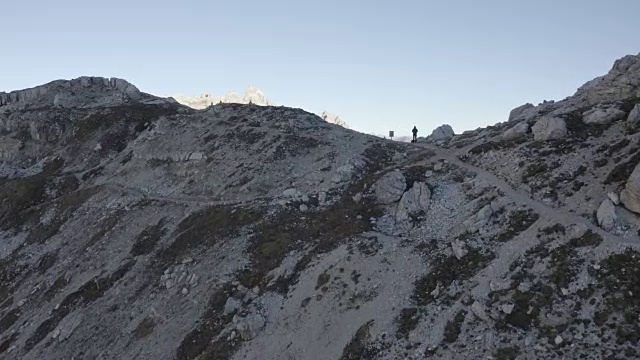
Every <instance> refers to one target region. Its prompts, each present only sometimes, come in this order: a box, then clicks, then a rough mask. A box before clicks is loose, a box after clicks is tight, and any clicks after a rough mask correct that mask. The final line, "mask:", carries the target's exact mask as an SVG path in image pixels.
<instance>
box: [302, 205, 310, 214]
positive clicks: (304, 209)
mask: <svg viewBox="0 0 640 360" xmlns="http://www.w3.org/2000/svg"><path fill="white" fill-rule="evenodd" d="M300 211H302V212H307V211H309V207H308V206H307V205H305V204H300Z"/></svg>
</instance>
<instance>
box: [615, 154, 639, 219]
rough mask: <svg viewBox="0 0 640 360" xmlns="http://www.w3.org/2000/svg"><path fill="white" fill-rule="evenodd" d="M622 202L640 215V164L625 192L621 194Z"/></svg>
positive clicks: (628, 182)
mask: <svg viewBox="0 0 640 360" xmlns="http://www.w3.org/2000/svg"><path fill="white" fill-rule="evenodd" d="M620 202H621V203H622V204H623V205H624V207H626V208H627V209H629V210H631V211H633V212H635V213H638V214H640V164H639V165H637V166H636V167H635V168H634V169H633V172H632V173H631V176H629V179H627V184H626V185H625V188H624V190H622V192H621V193H620Z"/></svg>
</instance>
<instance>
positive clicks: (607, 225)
mask: <svg viewBox="0 0 640 360" xmlns="http://www.w3.org/2000/svg"><path fill="white" fill-rule="evenodd" d="M596 215H597V218H598V225H600V226H601V227H602V228H603V229H605V230H607V231H610V230H613V228H614V227H615V225H616V218H617V216H616V206H615V205H614V204H613V201H611V199H609V198H607V199H605V200H604V201H603V202H602V204H600V207H599V208H598V212H597V213H596Z"/></svg>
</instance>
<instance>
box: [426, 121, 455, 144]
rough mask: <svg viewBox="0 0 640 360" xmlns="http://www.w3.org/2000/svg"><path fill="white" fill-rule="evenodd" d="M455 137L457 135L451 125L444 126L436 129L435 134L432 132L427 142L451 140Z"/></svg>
mask: <svg viewBox="0 0 640 360" xmlns="http://www.w3.org/2000/svg"><path fill="white" fill-rule="evenodd" d="M453 135H455V133H454V132H453V129H452V128H451V125H448V124H444V125H441V126H438V127H437V128H435V129H434V130H433V132H431V135H429V136H428V137H427V140H429V141H441V140H447V139H451V138H452V137H453Z"/></svg>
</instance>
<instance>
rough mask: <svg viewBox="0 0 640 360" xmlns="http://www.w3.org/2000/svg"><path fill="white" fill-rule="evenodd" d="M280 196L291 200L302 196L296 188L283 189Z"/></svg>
mask: <svg viewBox="0 0 640 360" xmlns="http://www.w3.org/2000/svg"><path fill="white" fill-rule="evenodd" d="M282 196H284V197H285V198H288V199H291V200H298V199H300V198H301V197H302V193H301V192H300V191H299V190H298V189H296V188H290V189H287V190H285V191H283V192H282Z"/></svg>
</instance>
